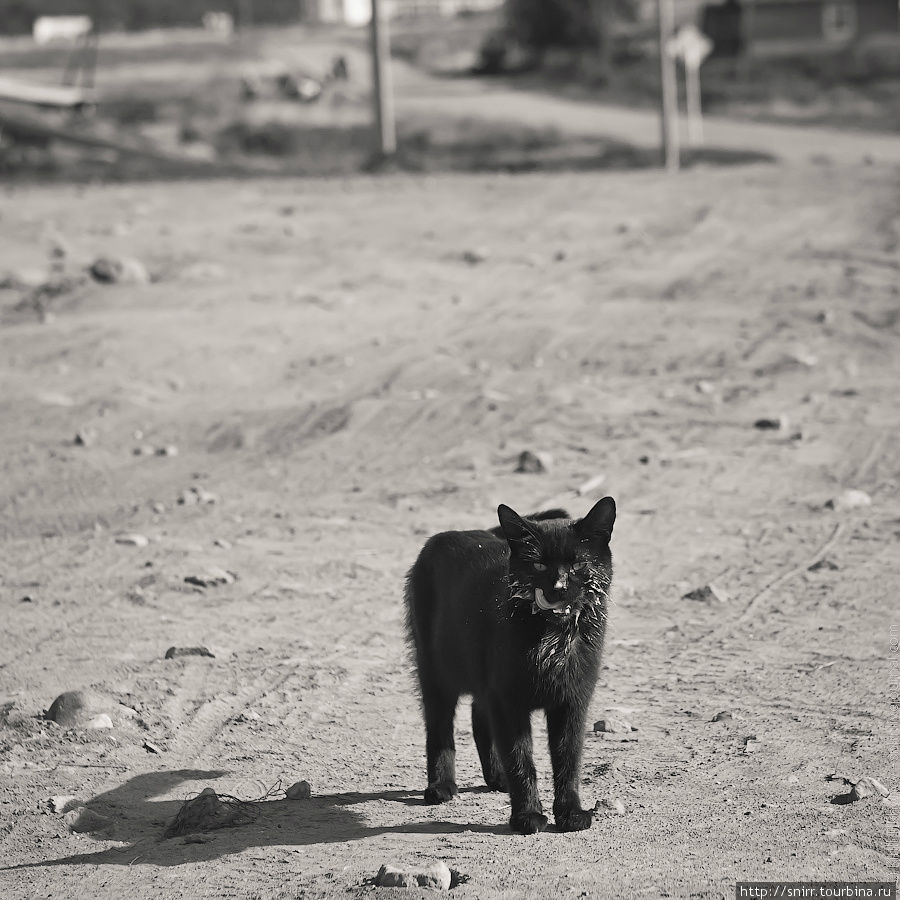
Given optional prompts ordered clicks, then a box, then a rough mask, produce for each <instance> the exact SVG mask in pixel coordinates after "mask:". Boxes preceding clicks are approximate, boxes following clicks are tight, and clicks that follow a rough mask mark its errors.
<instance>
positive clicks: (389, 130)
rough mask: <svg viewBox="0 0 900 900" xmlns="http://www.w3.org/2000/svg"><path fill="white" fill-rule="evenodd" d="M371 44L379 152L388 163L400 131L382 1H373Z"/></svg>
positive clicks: (373, 93)
mask: <svg viewBox="0 0 900 900" xmlns="http://www.w3.org/2000/svg"><path fill="white" fill-rule="evenodd" d="M371 40H372V95H373V100H374V104H375V128H376V131H377V138H378V152H379V154H380V156H381V158H382V159H386V158H388V157H391V156H393V155H394V154H395V153H396V152H397V129H396V126H395V124H394V93H393V89H392V87H391V69H390V53H391V51H390V38H389V36H388V26H387V21H386V20H385V18H384V16H383V15H382V11H381V0H372V21H371Z"/></svg>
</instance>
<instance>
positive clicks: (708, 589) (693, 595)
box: [681, 584, 728, 603]
mask: <svg viewBox="0 0 900 900" xmlns="http://www.w3.org/2000/svg"><path fill="white" fill-rule="evenodd" d="M681 599H682V600H699V601H701V602H702V603H725V602H727V600H728V595H727V594H726V593H725V592H724V591H723V590H722V589H721V588H717V587H716V586H715V585H714V584H704V585H703V587H698V588H694V590H692V591H688V592H687V593H686V594H684V595H682V597H681Z"/></svg>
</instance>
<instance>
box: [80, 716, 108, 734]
mask: <svg viewBox="0 0 900 900" xmlns="http://www.w3.org/2000/svg"><path fill="white" fill-rule="evenodd" d="M86 727H87V728H90V729H91V730H93V731H100V730H102V729H105V728H112V727H113V721H112V719H111V718H110V717H109V716H108V715H107V714H106V713H100V715H99V716H94V718H93V719H91V720H90V722H88V723H87V726H86Z"/></svg>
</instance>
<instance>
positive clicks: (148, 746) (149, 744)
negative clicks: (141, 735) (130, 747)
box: [141, 741, 162, 753]
mask: <svg viewBox="0 0 900 900" xmlns="http://www.w3.org/2000/svg"><path fill="white" fill-rule="evenodd" d="M141 746H142V747H143V748H144V749H145V750H146V751H147V752H148V753H162V748H160V747H157V746H156V744H154V743H153V741H144V743H143V744H141Z"/></svg>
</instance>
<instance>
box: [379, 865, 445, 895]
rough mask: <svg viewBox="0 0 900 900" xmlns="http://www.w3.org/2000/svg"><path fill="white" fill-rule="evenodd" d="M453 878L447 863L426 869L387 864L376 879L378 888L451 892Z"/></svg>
mask: <svg viewBox="0 0 900 900" xmlns="http://www.w3.org/2000/svg"><path fill="white" fill-rule="evenodd" d="M452 880H453V876H452V874H451V872H450V869H449V868H448V867H447V865H446V863H443V862H436V863H434V864H433V865H430V866H426V867H424V868H411V867H410V868H405V867H402V866H399V865H395V864H393V863H385V864H384V865H383V866H382V867H381V868H380V869H379V870H378V875H377V876H376V878H375V884H376V885H377V886H378V887H406V888H409V887H421V888H433V889H436V890H440V891H449V890H450V884H451V882H452Z"/></svg>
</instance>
